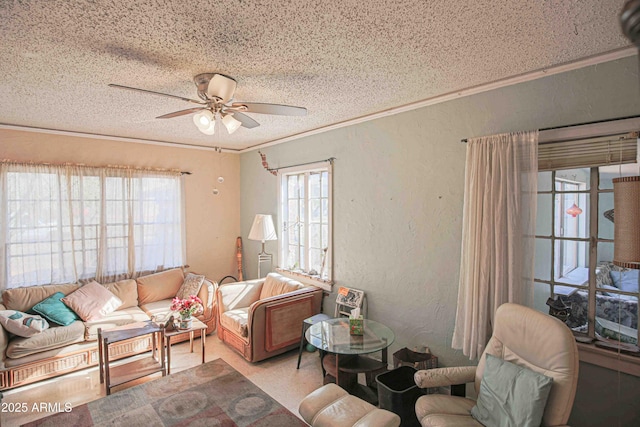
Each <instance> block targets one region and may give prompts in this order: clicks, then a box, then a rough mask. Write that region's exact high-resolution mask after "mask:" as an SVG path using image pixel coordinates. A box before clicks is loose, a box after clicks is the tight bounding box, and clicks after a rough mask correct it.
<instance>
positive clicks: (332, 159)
mask: <svg viewBox="0 0 640 427" xmlns="http://www.w3.org/2000/svg"><path fill="white" fill-rule="evenodd" d="M335 159H336V158H335V157H329V158H328V159H324V160H317V161H315V162H306V163H298V164H297V165H289V166H280V167H279V168H267V170H268V171H269V172H271V171H276V172H277V171H279V170H280V169H287V168H294V167H296V166H306V165H312V164H314V163H322V162H330V163H333V161H334V160H335Z"/></svg>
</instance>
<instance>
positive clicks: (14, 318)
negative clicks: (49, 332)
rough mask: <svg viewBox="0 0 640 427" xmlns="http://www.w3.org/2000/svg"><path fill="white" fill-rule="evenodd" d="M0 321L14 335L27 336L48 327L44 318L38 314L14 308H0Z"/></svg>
mask: <svg viewBox="0 0 640 427" xmlns="http://www.w3.org/2000/svg"><path fill="white" fill-rule="evenodd" d="M0 323H1V324H2V326H4V328H5V329H6V330H7V331H9V332H11V333H12V334H14V335H18V336H20V337H25V338H29V337H31V336H33V335H35V334H38V333H40V332H42V331H44V330H45V329H47V328H48V327H49V324H48V323H47V321H46V320H44V319H43V318H42V317H40V316H38V315H33V314H27V313H22V312H20V311H16V310H0Z"/></svg>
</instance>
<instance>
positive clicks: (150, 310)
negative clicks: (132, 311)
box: [140, 299, 171, 317]
mask: <svg viewBox="0 0 640 427" xmlns="http://www.w3.org/2000/svg"><path fill="white" fill-rule="evenodd" d="M170 306H171V299H163V300H160V301H154V302H150V303H148V304H144V305H141V306H140V309H142V311H144V312H145V313H147V316H149V317H151V316H157V315H159V314H167V313H171V309H170V308H169V307H170Z"/></svg>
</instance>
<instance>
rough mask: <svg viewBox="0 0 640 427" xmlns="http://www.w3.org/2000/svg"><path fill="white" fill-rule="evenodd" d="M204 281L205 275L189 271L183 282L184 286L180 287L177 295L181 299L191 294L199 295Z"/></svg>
mask: <svg viewBox="0 0 640 427" xmlns="http://www.w3.org/2000/svg"><path fill="white" fill-rule="evenodd" d="M202 283H204V276H200V275H197V274H193V273H188V274H187V276H186V277H185V278H184V282H182V286H180V289H178V292H177V293H176V297H178V298H180V299H185V298H189V297H190V296H191V295H196V296H197V295H198V292H200V288H201V287H202Z"/></svg>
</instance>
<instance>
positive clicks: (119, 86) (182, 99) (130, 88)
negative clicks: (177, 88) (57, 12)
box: [109, 83, 206, 105]
mask: <svg viewBox="0 0 640 427" xmlns="http://www.w3.org/2000/svg"><path fill="white" fill-rule="evenodd" d="M109 87H115V88H117V89H127V90H133V91H135V92H142V93H150V94H152V95H160V96H166V97H169V98H175V99H179V100H181V101H187V102H193V103H194V104H200V105H204V104H206V102H202V101H198V100H196V99H190V98H184V97H182V96H177V95H169V94H168V93H162V92H155V91H152V90H146V89H138V88H136V87H129V86H122V85H117V84H114V83H109Z"/></svg>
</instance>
